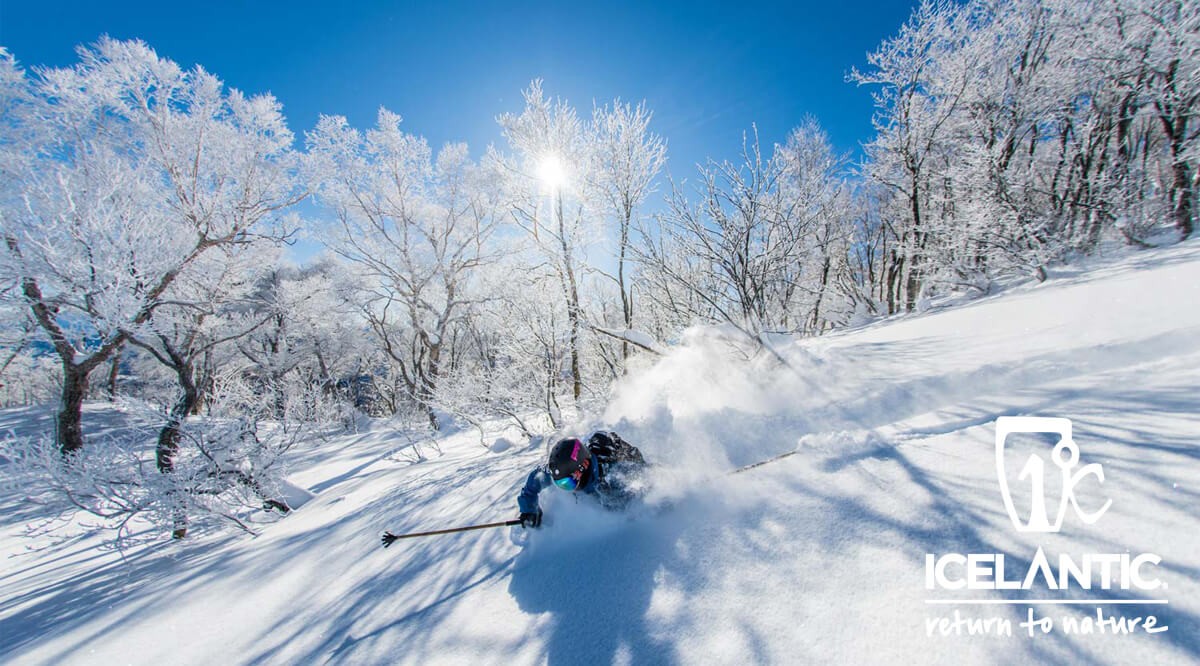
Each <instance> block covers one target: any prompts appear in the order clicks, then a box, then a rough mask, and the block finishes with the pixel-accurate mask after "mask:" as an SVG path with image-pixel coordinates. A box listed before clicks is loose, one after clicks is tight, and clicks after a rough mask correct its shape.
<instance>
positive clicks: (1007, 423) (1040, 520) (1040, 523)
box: [996, 416, 1112, 532]
mask: <svg viewBox="0 0 1200 666" xmlns="http://www.w3.org/2000/svg"><path fill="white" fill-rule="evenodd" d="M1014 433H1047V434H1056V435H1058V436H1059V438H1060V439H1059V442H1058V444H1056V445H1055V446H1054V450H1053V451H1051V452H1050V460H1051V462H1053V463H1054V466H1055V467H1057V468H1058V469H1059V473H1060V474H1061V475H1062V497H1061V498H1060V499H1059V502H1058V510H1057V512H1056V514H1055V515H1054V520H1053V522H1051V520H1050V518H1051V516H1050V514H1049V512H1048V508H1049V507H1048V506H1047V503H1046V463H1045V461H1044V460H1043V459H1042V457H1041V456H1040V455H1038V454H1036V453H1034V454H1031V455H1030V456H1029V458H1028V459H1027V460H1026V461H1025V464H1024V466H1022V468H1021V473H1020V475H1019V476H1018V477H1017V480H1018V481H1022V482H1023V481H1026V480H1028V481H1029V484H1030V485H1029V488H1030V491H1031V495H1030V496H1031V502H1030V511H1029V520H1027V521H1025V522H1022V521H1021V516H1020V514H1019V513H1018V511H1017V507H1016V505H1015V504H1014V503H1013V496H1012V488H1010V487H1009V485H1008V478H1007V476H1006V475H1005V474H1004V446H1005V440H1006V439H1007V437H1008V436H1009V435H1011V434H1014ZM1078 464H1079V446H1077V445H1076V444H1075V440H1074V439H1072V438H1071V420H1070V419H1064V418H1049V417H1040V416H1001V417H1000V418H998V419H996V474H997V476H998V477H999V479H1000V495H1001V496H1002V497H1003V498H1004V508H1005V509H1008V517H1009V518H1011V519H1012V523H1013V526H1015V527H1016V528H1017V531H1018V532H1057V531H1059V530H1060V529H1061V528H1062V525H1063V519H1064V518H1066V515H1067V505H1068V504H1070V505H1071V506H1074V507H1075V513H1076V515H1078V516H1079V519H1080V520H1082V521H1083V522H1084V523H1086V524H1088V525H1091V524H1093V523H1095V522H1096V521H1097V520H1099V519H1100V516H1102V515H1104V512H1105V511H1107V510H1108V507H1109V506H1111V505H1112V500H1111V499H1109V500H1107V501H1106V502H1105V503H1104V506H1102V507H1100V509H1099V510H1097V511H1094V512H1091V513H1089V512H1086V511H1084V510H1083V509H1081V508H1080V507H1079V500H1078V499H1076V497H1075V487H1076V486H1077V485H1078V484H1079V482H1080V481H1082V480H1083V478H1084V477H1086V476H1088V475H1089V474H1090V475H1093V476H1095V477H1096V480H1097V481H1099V482H1101V483H1103V482H1104V469H1103V468H1102V467H1101V466H1100V464H1099V463H1089V464H1087V465H1084V466H1082V467H1081V468H1079V470H1075V467H1076V465H1078Z"/></svg>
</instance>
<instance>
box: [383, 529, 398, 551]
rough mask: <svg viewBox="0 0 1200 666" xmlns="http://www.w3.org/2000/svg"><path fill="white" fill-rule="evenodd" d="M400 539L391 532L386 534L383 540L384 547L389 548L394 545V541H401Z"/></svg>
mask: <svg viewBox="0 0 1200 666" xmlns="http://www.w3.org/2000/svg"><path fill="white" fill-rule="evenodd" d="M399 538H400V537H398V536H396V535H395V534H392V533H391V532H384V533H383V539H382V541H383V547H384V548H387V547H388V546H390V545H392V542H393V541H395V540H396V539H399Z"/></svg>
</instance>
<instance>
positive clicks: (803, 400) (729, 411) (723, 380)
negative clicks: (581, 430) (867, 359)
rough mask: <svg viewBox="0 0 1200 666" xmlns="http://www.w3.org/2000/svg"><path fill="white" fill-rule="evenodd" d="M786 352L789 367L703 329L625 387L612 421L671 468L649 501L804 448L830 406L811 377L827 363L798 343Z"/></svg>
mask: <svg viewBox="0 0 1200 666" xmlns="http://www.w3.org/2000/svg"><path fill="white" fill-rule="evenodd" d="M777 351H780V352H781V354H782V355H783V356H784V358H785V359H786V360H787V363H788V364H787V365H784V364H782V363H780V361H778V360H777V359H776V358H774V357H773V355H771V354H768V353H765V352H762V351H757V352H756V351H755V350H753V349H751V348H749V347H748V345H747V344H746V343H745V341H744V338H739V337H737V336H735V335H732V334H731V333H730V332H729V331H727V330H726V329H723V328H712V327H697V328H693V329H689V330H688V331H687V332H686V333H685V334H684V336H683V340H682V343H681V345H680V346H679V347H677V348H675V349H673V350H672V351H670V352H669V353H668V354H666V355H665V356H664V357H663V358H662V360H661V361H659V362H658V363H657V364H656V365H654V366H653V367H651V368H649V369H647V370H645V371H644V372H641V373H637V374H635V375H631V376H630V378H628V379H627V380H626V381H624V382H623V383H622V384H621V385H619V386H618V388H617V389H616V391H615V395H614V397H613V400H612V402H611V403H610V405H609V408H608V410H607V411H606V412H605V414H604V417H603V419H602V422H603V423H605V424H607V425H608V426H609V427H612V428H614V429H615V430H617V431H618V432H619V433H621V435H622V436H624V437H625V438H626V439H628V440H629V441H631V442H633V443H634V444H636V445H637V446H639V447H640V448H641V449H642V451H643V453H645V455H646V457H647V459H648V460H650V461H651V462H652V463H655V464H656V465H658V466H659V467H660V468H661V471H660V472H657V473H656V479H655V483H654V484H653V487H652V489H651V491H650V494H649V496H648V501H649V502H651V503H654V502H656V501H659V500H660V499H663V498H667V499H669V498H674V497H676V496H679V495H681V494H686V493H687V490H688V489H689V488H693V487H695V485H696V484H698V483H703V482H704V481H706V480H709V479H712V478H715V477H718V476H720V475H723V474H726V473H728V472H731V471H732V470H734V469H736V468H738V467H741V466H743V465H748V464H751V463H754V462H758V461H761V460H764V459H767V458H771V457H774V456H777V455H780V454H782V453H787V452H789V451H794V450H795V449H796V448H797V445H798V444H799V443H800V442H801V438H803V437H804V436H805V435H806V434H808V433H809V432H810V430H811V428H812V422H813V417H812V415H811V414H810V413H808V409H809V407H810V406H813V405H815V404H820V403H822V402H825V400H823V399H822V397H823V394H822V393H821V392H820V390H819V388H818V387H816V386H815V385H814V384H813V383H812V381H811V377H812V375H813V372H814V368H815V367H816V366H817V365H819V363H820V362H819V361H818V360H817V359H815V358H814V357H812V356H811V355H809V354H808V353H807V352H805V351H804V350H803V349H802V348H801V347H799V346H796V345H791V346H787V347H783V348H781V349H779V350H777Z"/></svg>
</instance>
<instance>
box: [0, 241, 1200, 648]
mask: <svg viewBox="0 0 1200 666" xmlns="http://www.w3.org/2000/svg"><path fill="white" fill-rule="evenodd" d="M1197 305H1200V244H1197V243H1196V242H1192V243H1187V244H1183V245H1179V246H1176V247H1173V248H1170V249H1166V250H1158V251H1153V252H1144V253H1140V254H1137V255H1134V256H1133V257H1131V258H1128V259H1125V260H1122V261H1120V262H1117V263H1115V264H1112V265H1108V266H1104V267H1101V268H1097V269H1095V270H1093V271H1090V272H1086V273H1078V274H1072V275H1060V276H1056V277H1054V278H1052V279H1051V280H1050V281H1048V282H1046V283H1044V284H1041V285H1030V286H1026V287H1022V288H1018V289H1015V290H1012V291H1009V292H1007V293H1005V294H1002V295H1000V296H996V297H992V298H989V299H985V300H981V301H977V302H975V303H972V304H969V305H967V306H964V307H959V308H956V309H951V310H946V311H942V312H935V313H929V314H925V315H922V316H917V317H908V318H899V319H896V320H893V321H890V322H882V323H879V324H876V325H872V326H870V327H866V328H863V329H860V330H854V331H847V332H842V333H838V334H834V335H829V336H826V337H823V338H821V339H817V340H807V341H800V342H789V341H781V342H780V344H779V349H780V351H781V353H782V354H783V355H784V356H785V357H786V358H788V359H789V362H790V366H791V367H789V368H779V367H777V365H776V364H774V363H773V362H771V361H769V360H768V359H753V358H752V359H747V358H745V357H743V356H739V355H737V354H736V353H733V352H731V351H730V350H729V347H728V345H727V344H725V343H724V342H723V341H722V340H721V339H720V336H719V335H718V332H715V331H711V330H709V331H695V332H694V333H693V334H692V335H690V336H689V337H688V338H687V339H686V340H685V344H683V345H681V346H680V347H679V348H677V349H675V350H673V351H671V352H670V353H669V354H668V355H667V356H666V357H664V358H663V359H662V360H661V361H660V362H659V363H657V364H656V365H654V366H653V367H652V368H650V369H648V370H646V371H644V372H641V373H638V374H635V375H633V376H631V377H629V379H628V380H627V381H626V382H625V383H624V384H623V385H622V386H620V387H619V388H618V390H617V392H616V394H615V397H614V399H613V400H612V402H611V403H610V406H609V408H608V410H607V412H606V413H605V414H603V415H600V416H598V417H597V418H596V419H595V420H594V421H592V422H589V423H584V424H579V427H580V428H581V429H583V428H587V427H594V426H599V425H606V426H609V427H613V428H615V429H617V430H618V431H619V432H621V434H622V435H624V436H625V437H626V438H627V439H629V440H630V441H633V442H634V443H636V444H638V445H639V446H640V447H641V448H642V449H643V451H644V452H645V453H646V455H647V457H648V458H649V459H651V460H652V461H654V462H657V463H659V465H660V467H659V468H658V469H659V471H658V472H657V473H656V475H655V485H654V487H653V488H652V489H651V490H650V491H649V493H648V496H647V501H646V506H644V507H641V508H639V509H638V510H637V511H635V512H634V514H633V515H614V514H608V513H604V512H601V511H599V510H597V509H594V508H592V507H591V506H590V505H588V504H586V503H582V502H580V503H577V502H574V501H573V498H572V497H571V496H568V495H567V494H565V493H562V492H559V491H556V490H551V491H548V493H547V495H546V497H545V500H546V501H545V502H544V506H545V508H546V514H547V523H548V524H547V525H546V526H545V527H543V528H542V529H541V530H538V531H521V530H520V529H519V528H511V529H510V528H502V529H493V530H486V531H478V532H470V533H466V534H460V535H450V536H439V537H431V538H425V539H413V540H407V541H401V542H399V543H397V544H395V545H394V546H393V547H391V548H389V549H387V550H383V549H381V548H380V547H379V543H378V537H379V533H380V532H381V531H382V530H384V529H390V530H392V531H394V532H402V531H415V530H425V529H437V528H441V527H448V526H454V525H462V524H470V523H474V522H490V521H494V520H501V519H506V518H510V517H512V516H513V515H514V514H515V505H514V502H513V496H514V494H515V492H516V490H517V488H518V487H519V485H520V484H521V483H522V482H523V480H524V476H525V474H526V473H527V471H528V470H529V469H530V468H531V467H532V466H533V465H535V464H536V463H537V462H538V461H539V459H540V458H541V455H542V454H541V450H540V447H538V446H536V445H527V444H521V443H518V444H517V445H516V446H514V447H512V448H507V449H505V447H495V450H492V449H489V448H486V447H484V446H481V445H480V444H479V442H478V439H476V438H474V436H473V435H472V434H471V433H461V434H458V435H455V436H452V437H449V438H447V439H446V440H445V441H443V442H442V443H441V448H442V453H441V454H440V455H436V454H434V452H433V451H432V450H429V451H427V453H429V454H430V457H429V459H427V460H423V461H420V462H412V461H408V460H405V459H404V458H403V457H402V456H397V455H391V454H393V453H394V451H395V450H396V448H397V446H398V445H399V442H398V441H397V440H396V439H395V437H394V435H393V433H390V432H389V431H388V430H387V429H386V427H384V425H383V424H379V425H377V426H376V428H375V429H374V430H371V431H368V432H364V433H361V434H359V435H354V436H347V437H344V438H341V439H337V440H334V441H332V442H316V441H314V442H311V443H309V446H308V448H306V449H305V450H304V451H302V452H301V455H300V456H299V457H298V458H297V460H296V461H295V462H294V463H293V464H294V467H295V470H296V472H295V474H294V475H293V476H292V477H291V480H292V481H293V482H295V483H296V484H297V485H299V486H302V487H304V488H307V489H308V490H310V491H312V492H313V493H315V498H314V499H312V500H311V501H310V502H309V503H308V504H307V505H305V506H304V507H303V508H302V509H300V510H298V511H297V512H295V513H294V514H293V515H292V516H290V517H288V518H287V519H285V520H282V521H280V522H279V523H277V524H274V525H271V526H268V527H267V528H266V529H264V531H263V534H262V535H261V536H259V537H257V538H254V539H245V538H228V539H218V540H210V541H207V542H205V543H202V544H200V545H197V546H192V547H189V548H178V547H177V546H166V547H163V546H160V547H159V548H157V549H153V550H143V551H134V552H133V553H132V554H128V555H127V556H128V558H129V561H128V562H127V563H122V562H121V560H120V559H119V558H118V557H117V556H116V555H115V554H112V553H105V552H97V551H95V550H94V549H93V548H92V546H93V545H94V541H93V540H92V539H90V538H81V539H77V540H69V541H67V542H65V543H63V544H61V545H60V546H59V547H56V548H54V549H41V550H36V551H33V552H25V551H26V550H28V546H30V545H33V546H38V545H39V544H40V542H34V543H32V544H31V543H29V542H27V541H22V540H20V539H18V537H17V536H16V535H18V534H19V533H20V531H21V527H22V526H23V525H24V524H26V523H27V522H28V521H31V520H34V519H36V518H37V516H36V511H35V510H33V509H31V508H30V507H24V506H21V505H19V504H18V503H17V496H15V495H13V496H7V497H3V498H0V506H2V507H3V513H2V514H0V523H2V524H3V532H2V535H3V537H2V540H0V546H2V547H3V552H4V553H5V554H6V555H9V557H7V558H6V559H4V560H3V562H2V563H0V567H3V568H0V636H3V640H0V661H3V662H9V663H56V664H57V663H68V664H71V663H78V664H109V663H136V664H152V663H153V664H158V663H171V664H214V663H255V664H259V663H262V664H299V663H304V664H309V663H345V664H390V663H421V664H425V663H440V662H445V663H467V662H471V663H505V664H507V663H541V662H549V663H556V664H561V663H588V664H591V663H610V662H612V663H677V662H678V663H695V664H700V663H703V664H709V663H897V662H902V663H909V664H911V663H948V664H949V663H954V664H957V663H1019V662H1039V663H1041V662H1059V663H1081V662H1097V663H1195V662H1197V661H1198V660H1200V517H1198V516H1200V512H1198V511H1197V507H1198V506H1200V446H1198V443H1197V438H1198V436H1200V395H1198V394H1197V387H1198V386H1200V308H1198V307H1197ZM1006 415H1038V416H1057V417H1066V418H1069V419H1071V420H1072V422H1073V426H1074V439H1075V441H1076V442H1077V444H1078V445H1079V448H1080V451H1081V456H1082V461H1081V462H1083V463H1100V464H1101V465H1102V466H1103V471H1104V481H1103V483H1100V482H1099V481H1097V480H1096V479H1095V478H1093V477H1088V478H1086V479H1084V480H1083V481H1081V482H1080V483H1079V485H1078V486H1077V487H1076V497H1077V499H1078V503H1079V505H1080V507H1081V508H1082V510H1084V511H1093V510H1095V509H1096V508H1098V507H1099V506H1100V505H1102V504H1103V502H1104V501H1105V499H1111V500H1112V505H1111V507H1110V508H1109V509H1108V510H1107V512H1106V513H1105V514H1104V515H1103V516H1101V518H1100V519H1099V520H1098V521H1097V522H1096V523H1095V524H1092V525H1088V524H1085V523H1084V522H1083V521H1081V520H1080V519H1079V518H1078V516H1077V515H1076V514H1075V512H1074V511H1069V512H1068V514H1067V519H1066V521H1065V523H1064V526H1063V528H1062V530H1061V531H1060V532H1058V533H1053V534H1040V533H1023V532H1018V531H1017V530H1016V529H1015V528H1014V525H1013V523H1012V522H1011V521H1010V518H1009V515H1008V513H1007V512H1006V510H1005V506H1004V503H1003V501H1002V497H1001V491H1000V484H999V481H998V476H997V464H996V456H995V453H994V451H995V443H994V433H995V429H994V423H995V421H996V419H997V417H999V416H1006ZM0 417H2V418H3V420H4V421H5V424H4V425H3V427H5V428H8V427H13V426H14V425H22V426H24V427H29V419H30V418H31V415H30V413H28V412H22V411H10V412H6V413H4V414H2V415H0ZM1028 444H1029V443H1028V442H1026V445H1028ZM1034 445H1035V446H1036V445H1039V444H1038V443H1037V442H1036V441H1035V442H1034ZM1047 449H1048V447H1047ZM792 450H796V451H797V453H796V454H795V455H792V456H789V457H786V458H783V459H781V460H779V461H778V462H774V463H771V464H769V465H765V466H762V467H759V468H756V469H754V470H751V471H747V472H745V473H742V474H736V475H727V474H726V472H727V471H728V470H731V469H733V468H735V467H737V466H740V465H745V464H748V463H751V462H754V461H757V460H761V459H764V458H768V457H771V456H774V455H777V454H780V453H783V452H787V451H792ZM1015 478H1016V477H1015V475H1014V476H1013V479H1015ZM1057 490H1059V491H1061V488H1058V489H1057ZM1055 491H1056V488H1055V486H1054V485H1053V484H1052V483H1051V484H1050V485H1049V486H1048V488H1047V493H1048V496H1050V497H1055V496H1056V495H1053V494H1052V493H1054V492H1055ZM1039 547H1041V548H1043V549H1044V551H1045V553H1046V554H1047V555H1049V556H1050V557H1051V559H1055V560H1056V558H1057V555H1058V554H1059V553H1067V554H1070V555H1072V556H1075V557H1082V556H1083V555H1084V554H1087V553H1100V554H1106V553H1118V554H1121V553H1130V554H1131V555H1133V556H1135V557H1136V556H1137V555H1138V554H1141V553H1145V552H1149V553H1154V554H1156V555H1158V556H1160V557H1161V558H1162V560H1161V564H1160V565H1159V566H1158V567H1155V568H1153V569H1151V570H1150V571H1151V572H1152V573H1153V574H1154V575H1155V576H1156V577H1157V578H1159V579H1160V580H1161V581H1162V582H1163V583H1164V585H1163V587H1162V588H1161V589H1159V590H1156V591H1155V592H1154V593H1153V596H1154V597H1155V598H1159V599H1166V600H1167V601H1168V602H1169V603H1167V604H1123V605H1114V604H1104V605H1099V606H1098V605H1097V604H1096V603H1089V604H1076V605H1065V604H1062V605H1051V604H1016V603H1005V604H994V605H992V604H988V605H985V604H979V603H971V604H959V605H950V604H939V603H929V601H931V600H933V601H938V600H948V599H956V600H969V601H972V602H979V601H1012V600H1017V599H1033V598H1040V599H1054V600H1059V601H1061V600H1068V599H1069V600H1074V601H1091V602H1098V601H1114V600H1115V601H1130V600H1135V599H1141V598H1147V596H1148V595H1147V594H1146V593H1143V592H1141V591H1138V590H1121V589H1115V590H1104V589H1099V586H1098V585H1097V586H1096V589H1091V590H1079V589H1075V590H1071V591H1069V592H1060V591H1047V590H1045V589H1044V588H1045V586H1044V585H1042V584H1041V583H1040V582H1039V585H1037V586H1035V588H1034V589H1033V590H1030V591H1022V590H1015V591H1014V590H999V591H984V590H970V591H966V590H963V591H947V590H929V589H926V570H925V567H926V555H927V554H934V555H942V554H946V553H962V554H967V553H985V554H990V553H1002V554H1005V555H1006V556H1007V559H1008V561H1009V566H1010V573H1009V574H1008V578H1010V579H1011V578H1014V577H1016V578H1019V577H1021V576H1023V575H1024V573H1025V570H1026V569H1027V568H1028V566H1029V562H1030V560H1031V558H1033V556H1034V553H1035V552H1036V551H1037V549H1038V548H1039ZM951 571H952V572H953V573H954V575H955V576H957V577H961V575H962V571H961V569H957V570H956V569H953V568H952V569H951ZM1013 572H1016V573H1013ZM1039 580H1040V579H1039ZM1097 607H1099V608H1100V609H1101V611H1102V612H1103V613H1104V614H1105V616H1109V615H1116V616H1118V617H1121V616H1124V617H1129V618H1132V617H1139V616H1146V615H1147V614H1151V615H1155V616H1157V618H1158V624H1159V626H1163V625H1165V626H1168V627H1169V629H1168V630H1167V631H1163V632H1159V633H1153V634H1147V633H1145V632H1142V631H1141V630H1140V629H1139V630H1138V631H1137V632H1136V633H1134V634H1131V635H1111V633H1109V634H1105V635H1098V634H1091V635H1079V634H1077V633H1076V634H1067V633H1066V632H1065V631H1064V627H1063V621H1062V618H1063V617H1064V616H1076V617H1084V616H1090V617H1092V618H1095V617H1096V609H1097ZM1028 608H1033V609H1034V612H1035V613H1036V615H1037V616H1038V617H1047V616H1048V617H1051V618H1052V619H1054V620H1055V628H1054V629H1053V630H1052V631H1051V632H1050V633H1047V634H1042V633H1041V631H1040V630H1038V631H1037V633H1036V635H1035V636H1033V637H1030V636H1029V635H1028V633H1027V631H1026V629H1025V628H1022V627H1020V626H1019V625H1018V623H1019V622H1020V621H1022V620H1025V619H1026V617H1027V616H1026V614H1027V612H1028V611H1027V609H1028ZM956 611H957V612H958V613H959V616H960V617H964V618H965V617H974V618H990V617H998V618H1003V619H1007V620H1009V621H1011V625H1012V630H1013V631H1012V633H1013V635H1012V636H982V635H976V636H967V635H961V636H955V635H950V636H943V635H941V632H940V631H938V625H937V624H936V621H937V619H938V618H942V617H948V618H951V619H953V618H954V615H955V612H956ZM931 620H932V621H933V623H932V624H931V623H930V621H931ZM931 634H932V635H931Z"/></svg>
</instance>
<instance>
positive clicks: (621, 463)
mask: <svg viewBox="0 0 1200 666" xmlns="http://www.w3.org/2000/svg"><path fill="white" fill-rule="evenodd" d="M588 447H589V448H590V449H591V450H592V463H591V469H593V470H594V472H593V473H592V474H591V475H590V476H589V477H588V481H587V483H586V484H584V485H582V486H579V487H578V488H576V489H575V491H574V494H575V495H576V496H578V495H579V494H580V493H582V494H585V495H590V496H592V497H595V498H596V499H597V500H598V501H599V502H600V505H601V506H603V507H605V508H606V509H622V508H624V507H625V506H626V505H628V504H629V502H630V501H632V500H633V499H634V497H636V496H637V493H636V492H634V491H632V490H630V489H629V487H628V482H629V480H630V479H632V478H634V477H636V476H637V474H638V473H639V472H640V471H641V469H642V468H643V467H644V466H645V464H646V461H645V459H644V458H643V457H642V453H641V451H638V449H637V447H635V446H633V445H631V444H629V443H628V442H626V441H624V440H622V439H621V437H620V436H619V435H617V434H616V433H615V432H607V431H603V430H601V431H597V432H596V433H593V434H592V436H591V437H589V438H588ZM597 452H601V453H602V454H603V455H602V456H600V457H597V455H596V453H597ZM614 472H615V473H614ZM553 485H554V479H553V477H551V476H550V470H549V469H547V467H546V465H545V464H542V465H539V466H538V467H537V469H534V470H533V471H532V472H530V473H529V476H528V477H527V478H526V479H525V486H524V487H523V488H521V493H520V494H519V495H517V506H518V507H520V509H521V513H537V510H538V495H539V494H541V492H542V491H543V490H545V489H546V488H549V487H551V486H553Z"/></svg>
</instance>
